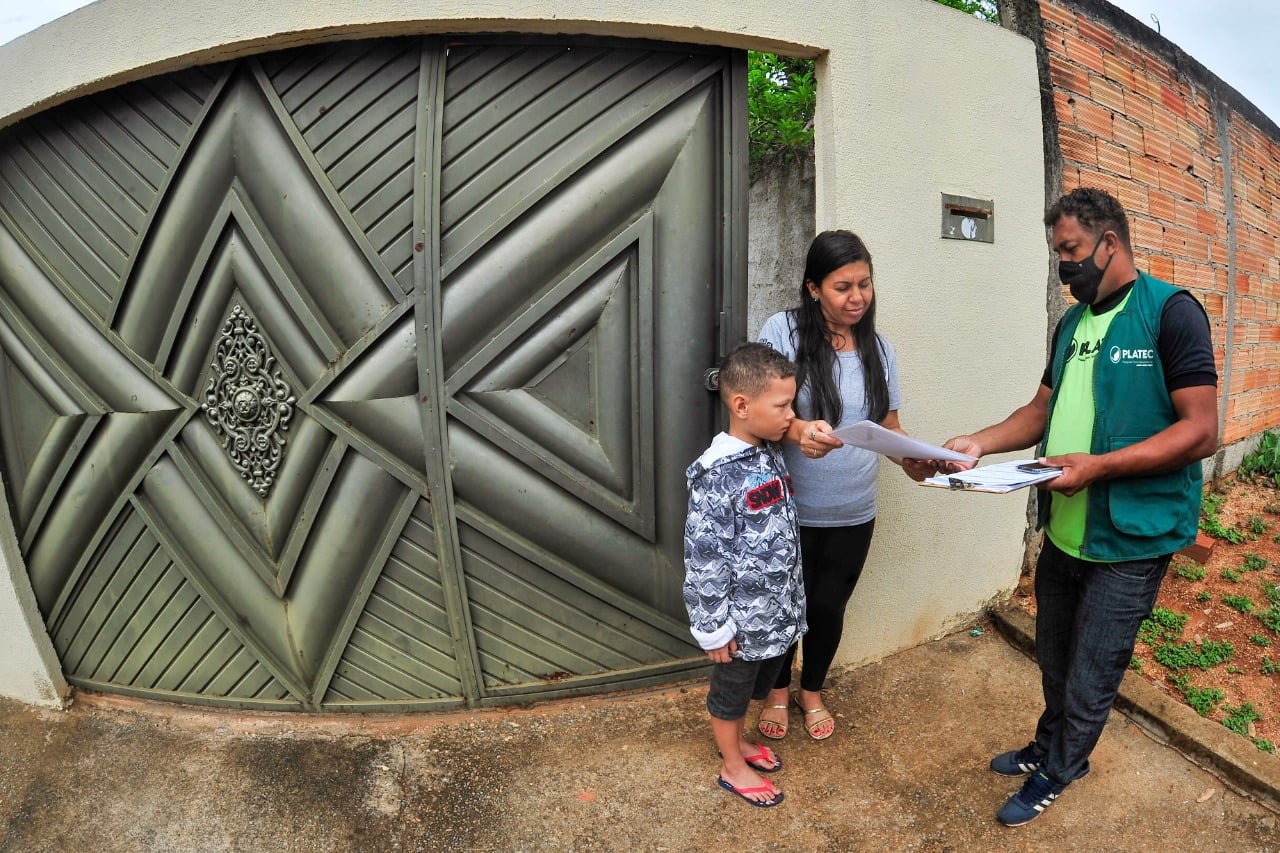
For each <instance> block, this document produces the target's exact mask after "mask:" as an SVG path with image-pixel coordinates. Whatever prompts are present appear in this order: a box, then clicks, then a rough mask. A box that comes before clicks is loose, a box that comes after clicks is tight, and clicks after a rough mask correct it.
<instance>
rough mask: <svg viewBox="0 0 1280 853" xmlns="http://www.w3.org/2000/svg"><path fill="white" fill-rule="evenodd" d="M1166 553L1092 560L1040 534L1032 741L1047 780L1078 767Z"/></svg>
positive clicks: (1115, 686) (1096, 733) (1101, 721)
mask: <svg viewBox="0 0 1280 853" xmlns="http://www.w3.org/2000/svg"><path fill="white" fill-rule="evenodd" d="M1171 556H1172V555H1171V554H1165V555H1163V556H1160V557H1151V558H1148V559H1144V560H1131V561H1127V562H1122V563H1093V562H1089V561H1087V560H1080V559H1077V558H1075V557H1072V556H1070V555H1068V554H1065V553H1063V552H1062V550H1061V549H1060V548H1058V547H1057V546H1056V545H1054V544H1053V542H1051V541H1050V540H1049V538H1048V537H1047V536H1046V537H1045V539H1044V549H1043V550H1042V551H1041V552H1040V560H1039V562H1038V563H1037V564H1036V607H1037V610H1036V661H1037V663H1039V664H1040V678H1041V684H1042V686H1043V689H1044V713H1043V714H1041V715H1040V722H1039V723H1038V724H1037V726H1036V740H1035V742H1036V746H1037V747H1038V748H1039V750H1040V752H1041V753H1042V754H1043V758H1044V770H1045V773H1046V774H1047V775H1048V776H1049V778H1051V779H1053V780H1054V781H1055V782H1058V783H1060V784H1061V783H1066V782H1071V781H1074V780H1075V779H1077V778H1078V777H1079V776H1080V775H1081V774H1082V773H1084V772H1085V768H1086V767H1087V766H1088V763H1089V753H1091V752H1093V747H1094V745H1096V744H1097V742H1098V738H1099V737H1100V736H1101V735H1102V728H1103V726H1105V725H1106V722H1107V715H1108V714H1109V713H1110V712H1111V705H1112V703H1113V702H1115V699H1116V693H1117V692H1118V691H1119V689H1120V682H1121V680H1122V679H1123V678H1124V673H1125V670H1126V669H1128V668H1129V662H1130V661H1131V660H1132V658H1133V646H1134V642H1135V641H1136V639H1137V635H1138V627H1139V626H1140V625H1141V624H1142V620H1143V619H1146V618H1147V617H1148V616H1150V615H1151V609H1152V607H1154V606H1155V602H1156V595H1157V593H1159V592H1160V582H1161V581H1162V580H1164V573H1165V571H1166V570H1167V569H1168V567H1169V558H1170V557H1171Z"/></svg>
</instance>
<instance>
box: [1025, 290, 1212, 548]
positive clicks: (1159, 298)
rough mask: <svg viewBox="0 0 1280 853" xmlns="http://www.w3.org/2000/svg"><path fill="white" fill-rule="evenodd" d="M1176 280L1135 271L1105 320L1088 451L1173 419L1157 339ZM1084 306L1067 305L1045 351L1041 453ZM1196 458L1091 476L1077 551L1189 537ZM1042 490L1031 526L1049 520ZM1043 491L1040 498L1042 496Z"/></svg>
mask: <svg viewBox="0 0 1280 853" xmlns="http://www.w3.org/2000/svg"><path fill="white" fill-rule="evenodd" d="M1178 290H1179V288H1176V287H1174V286H1173V285H1171V284H1168V283H1167V282H1163V281H1160V280H1159V279H1156V278H1152V277H1151V276H1148V275H1146V274H1145V273H1139V274H1138V280H1137V281H1136V282H1134V285H1133V290H1132V292H1130V294H1129V296H1128V297H1127V299H1126V301H1125V304H1124V305H1123V306H1121V307H1120V308H1119V309H1118V311H1119V313H1118V314H1117V315H1116V316H1115V318H1114V319H1112V321H1111V325H1110V327H1109V328H1108V329H1107V331H1106V334H1105V335H1104V336H1103V339H1102V346H1101V350H1100V352H1099V353H1098V357H1097V358H1096V359H1094V374H1093V408H1094V411H1093V441H1092V446H1091V448H1090V453H1093V454H1095V455H1100V454H1103V453H1108V452H1110V451H1113V450H1118V449H1119V448H1122V447H1128V446H1129V445H1131V444H1137V443H1138V442H1140V441H1143V440H1144V439H1147V438H1150V437H1151V436H1153V435H1155V434H1156V433H1158V432H1160V431H1161V430H1164V429H1166V428H1167V427H1169V426H1171V425H1172V424H1173V423H1174V422H1175V421H1176V420H1177V419H1178V416H1177V413H1176V412H1175V411H1174V408H1173V401H1172V399H1170V397H1169V391H1168V389H1167V388H1166V387H1165V384H1164V369H1163V368H1162V366H1161V363H1160V352H1159V350H1158V348H1157V339H1158V337H1159V334H1160V314H1161V311H1163V309H1164V304H1165V302H1167V301H1168V299H1169V297H1171V296H1173V295H1174V294H1175V293H1177V292H1178ZM1087 310H1089V306H1087V305H1084V304H1076V305H1073V306H1072V307H1071V308H1070V309H1068V310H1067V313H1066V316H1065V317H1063V320H1062V329H1061V331H1060V332H1059V333H1058V341H1057V346H1056V348H1055V350H1054V353H1053V362H1052V368H1051V376H1052V377H1053V394H1052V395H1051V396H1050V398H1049V417H1048V420H1047V421H1046V424H1045V434H1044V438H1043V439H1041V442H1040V449H1039V452H1040V454H1041V455H1043V454H1044V450H1045V442H1047V441H1048V437H1049V428H1048V423H1049V422H1052V420H1053V416H1054V407H1055V406H1056V405H1057V400H1058V390H1059V389H1060V388H1061V387H1062V374H1063V371H1064V370H1065V368H1066V362H1067V349H1068V347H1069V346H1070V344H1071V339H1072V337H1073V336H1074V334H1075V331H1076V326H1077V325H1079V323H1080V318H1081V317H1082V316H1083V315H1084V312H1085V311H1087ZM1202 480H1203V474H1202V472H1201V468H1200V462H1199V460H1197V461H1195V462H1192V463H1191V464H1190V465H1187V466H1186V467H1185V468H1181V469H1179V470H1177V471H1173V472H1171V473H1168V474H1154V475H1149V476H1140V477H1124V478H1121V479H1116V480H1099V481H1097V482H1095V483H1093V484H1092V485H1090V486H1089V488H1088V503H1087V506H1088V509H1087V511H1086V515H1085V531H1084V541H1083V543H1082V544H1081V546H1080V553H1081V556H1082V557H1084V558H1085V559H1088V560H1094V561H1103V562H1119V561H1123V560H1140V559H1144V558H1147V557H1158V556H1161V555H1164V554H1171V553H1173V552H1174V551H1177V550H1179V549H1181V548H1185V547H1186V546H1187V545H1190V544H1191V543H1192V542H1194V541H1195V538H1196V528H1197V526H1198V523H1199V519H1200V487H1201V483H1202ZM1051 495H1052V493H1046V494H1045V495H1043V496H1042V500H1040V502H1039V520H1038V523H1037V524H1036V529H1037V530H1038V529H1040V528H1043V527H1044V526H1045V524H1047V523H1048V520H1049V500H1052V497H1051ZM1044 497H1048V499H1047V500H1046V499H1043V498H1044Z"/></svg>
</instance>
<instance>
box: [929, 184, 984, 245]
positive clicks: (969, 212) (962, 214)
mask: <svg viewBox="0 0 1280 853" xmlns="http://www.w3.org/2000/svg"><path fill="white" fill-rule="evenodd" d="M942 237H943V239H945V240H974V241H977V242H981V243H994V242H995V239H996V205H995V202H994V201H990V200H988V199H981V198H967V197H965V196H962V195H949V194H948V193H943V194H942Z"/></svg>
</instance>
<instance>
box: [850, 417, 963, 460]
mask: <svg viewBox="0 0 1280 853" xmlns="http://www.w3.org/2000/svg"><path fill="white" fill-rule="evenodd" d="M831 434H832V435H834V436H835V437H836V438H838V439H840V440H841V441H843V442H844V443H845V444H852V445H853V446H854V447H861V448H863V449H865V450H873V451H875V452H876V453H883V454H884V455H885V456H901V457H905V458H907V459H946V460H949V461H951V462H976V461H978V458H977V457H976V456H966V455H965V454H963V453H956V452H955V451H954V450H947V449H945V448H942V447H938V446H937V445H936V444H928V443H926V442H923V441H917V440H916V439H914V438H910V437H908V436H905V435H903V434H902V433H898V432H894V431H893V430H891V429H885V428H884V427H882V426H880V424H878V423H875V422H874V421H858V422H857V423H856V424H850V425H849V426H847V427H840V429H837V430H832V432H831Z"/></svg>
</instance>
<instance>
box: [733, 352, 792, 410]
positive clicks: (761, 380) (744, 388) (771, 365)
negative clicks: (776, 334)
mask: <svg viewBox="0 0 1280 853" xmlns="http://www.w3.org/2000/svg"><path fill="white" fill-rule="evenodd" d="M795 375H796V366H795V364H794V363H792V361H791V359H789V358H787V357H786V356H785V355H783V354H782V353H780V352H778V351H777V350H776V349H774V348H773V347H771V346H769V345H768V344H758V343H749V344H743V345H742V346H740V347H737V348H736V349H734V350H733V351H732V352H730V353H729V354H728V355H726V356H725V357H724V359H723V360H722V361H721V362H720V399H721V400H723V401H724V402H725V404H726V405H727V404H728V402H729V400H730V398H731V397H733V395H734V394H744V395H746V396H748V397H755V396H756V395H758V394H760V393H762V392H763V391H764V389H765V388H767V387H768V386H769V383H770V382H772V381H773V380H775V379H786V378H788V377H790V376H795Z"/></svg>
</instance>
